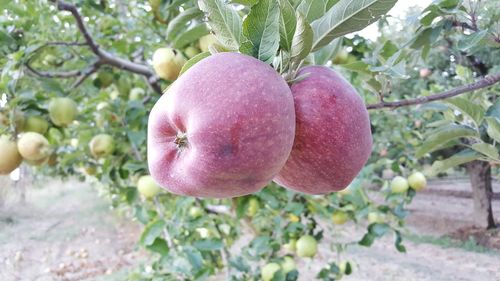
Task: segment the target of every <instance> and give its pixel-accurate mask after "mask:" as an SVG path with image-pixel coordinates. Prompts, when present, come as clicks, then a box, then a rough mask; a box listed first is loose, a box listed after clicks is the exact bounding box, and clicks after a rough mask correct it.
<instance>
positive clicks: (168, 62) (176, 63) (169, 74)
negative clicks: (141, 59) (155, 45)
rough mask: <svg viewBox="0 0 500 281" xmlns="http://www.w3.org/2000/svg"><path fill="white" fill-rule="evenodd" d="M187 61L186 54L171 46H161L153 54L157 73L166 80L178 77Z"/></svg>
mask: <svg viewBox="0 0 500 281" xmlns="http://www.w3.org/2000/svg"><path fill="white" fill-rule="evenodd" d="M185 63H186V59H185V58H184V56H183V55H182V54H181V53H180V52H179V51H176V50H174V49H171V48H160V49H158V50H156V51H155V52H154V54H153V68H154V69H155V72H156V74H157V75H158V76H159V77H161V78H163V79H165V80H170V81H173V80H175V79H177V77H178V76H179V73H180V72H181V69H182V66H183V65H184V64H185Z"/></svg>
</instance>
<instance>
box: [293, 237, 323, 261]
mask: <svg viewBox="0 0 500 281" xmlns="http://www.w3.org/2000/svg"><path fill="white" fill-rule="evenodd" d="M317 252H318V242H316V239H314V237H312V236H311V235H304V236H302V237H300V238H299V240H297V256H299V257H301V258H304V257H308V258H312V257H314V256H315V255H316V253H317Z"/></svg>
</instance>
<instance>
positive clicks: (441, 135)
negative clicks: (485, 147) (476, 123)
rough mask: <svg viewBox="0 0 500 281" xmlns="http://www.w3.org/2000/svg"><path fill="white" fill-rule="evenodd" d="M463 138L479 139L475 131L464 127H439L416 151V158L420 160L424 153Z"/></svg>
mask: <svg viewBox="0 0 500 281" xmlns="http://www.w3.org/2000/svg"><path fill="white" fill-rule="evenodd" d="M464 137H479V134H478V132H477V131H476V130H474V129H472V128H471V127H468V126H464V125H450V126H446V127H441V128H439V129H437V130H435V131H434V132H432V133H431V134H430V137H428V138H427V139H426V140H425V141H424V143H423V144H422V146H420V148H419V149H418V150H417V152H416V157H417V158H420V157H422V156H424V155H425V154H426V153H429V152H432V151H434V150H437V149H439V148H440V147H441V146H443V145H444V144H446V143H447V142H449V141H451V140H454V139H457V138H464Z"/></svg>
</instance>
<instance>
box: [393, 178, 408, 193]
mask: <svg viewBox="0 0 500 281" xmlns="http://www.w3.org/2000/svg"><path fill="white" fill-rule="evenodd" d="M408 188H409V185H408V181H407V180H406V179H405V178H403V177H401V176H397V177H395V178H393V179H392V181H391V191H392V192H393V193H405V192H406V191H407V190H408Z"/></svg>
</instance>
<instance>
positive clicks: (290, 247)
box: [283, 239, 297, 253]
mask: <svg viewBox="0 0 500 281" xmlns="http://www.w3.org/2000/svg"><path fill="white" fill-rule="evenodd" d="M283 249H285V250H286V251H287V252H290V253H295V251H296V250H297V240H296V239H290V241H288V243H286V244H284V245H283Z"/></svg>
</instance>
